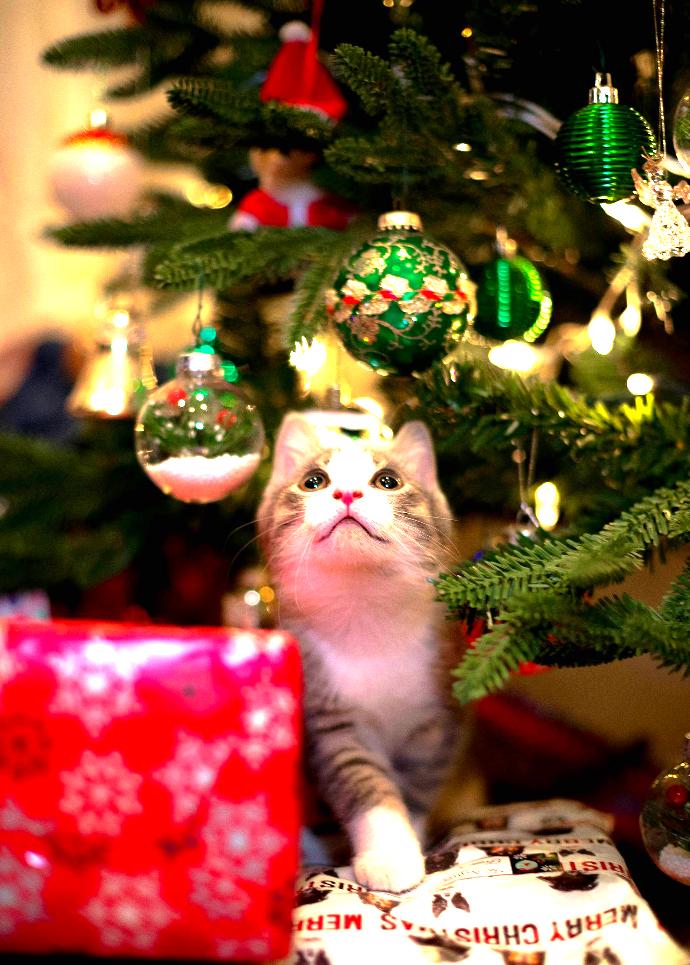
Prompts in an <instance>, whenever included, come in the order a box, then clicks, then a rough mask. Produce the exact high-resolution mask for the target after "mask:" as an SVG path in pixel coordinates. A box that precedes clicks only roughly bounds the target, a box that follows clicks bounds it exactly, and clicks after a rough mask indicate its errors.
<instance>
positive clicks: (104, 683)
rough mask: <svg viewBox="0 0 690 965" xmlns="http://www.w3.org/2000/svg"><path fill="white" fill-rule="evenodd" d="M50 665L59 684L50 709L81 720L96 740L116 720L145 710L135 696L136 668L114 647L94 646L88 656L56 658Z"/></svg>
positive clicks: (72, 655)
mask: <svg viewBox="0 0 690 965" xmlns="http://www.w3.org/2000/svg"><path fill="white" fill-rule="evenodd" d="M48 663H49V664H50V665H51V667H52V668H53V670H54V671H55V674H56V676H57V680H58V686H57V690H56V691H55V696H54V697H53V700H52V702H51V704H50V707H49V709H50V710H51V711H52V712H53V713H57V714H74V715H75V716H77V717H79V718H81V720H82V721H83V722H84V726H85V727H86V729H87V730H88V732H89V734H91V736H92V737H98V735H99V734H100V733H101V731H102V730H103V728H104V727H105V726H106V725H107V724H109V723H110V721H111V720H112V719H113V718H114V717H124V716H126V715H127V714H131V713H133V712H134V711H137V710H141V705H140V704H139V702H138V701H137V699H136V697H135V695H134V687H133V683H132V680H131V676H130V673H131V669H132V668H131V666H129V665H128V664H126V663H124V662H123V661H118V660H117V659H116V648H115V647H114V646H112V645H110V646H109V645H107V644H105V643H103V644H101V645H100V646H99V644H98V641H96V642H95V643H94V642H92V644H91V645H90V646H89V648H88V649H87V651H86V652H85V653H81V652H69V653H63V654H54V655H52V656H51V657H49V658H48ZM128 671H129V672H128Z"/></svg>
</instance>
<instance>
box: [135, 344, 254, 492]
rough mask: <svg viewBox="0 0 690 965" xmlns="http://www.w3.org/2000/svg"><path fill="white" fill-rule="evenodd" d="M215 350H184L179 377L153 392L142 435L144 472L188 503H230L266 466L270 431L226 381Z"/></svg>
mask: <svg viewBox="0 0 690 965" xmlns="http://www.w3.org/2000/svg"><path fill="white" fill-rule="evenodd" d="M205 348H210V346H200V347H199V348H197V349H192V350H190V351H187V352H183V353H182V354H181V355H180V356H179V358H178V360H177V370H176V375H175V378H174V379H172V380H171V381H170V382H166V383H164V384H163V385H161V386H160V387H159V388H158V389H157V390H156V391H155V392H152V393H151V395H150V396H149V397H148V399H147V401H146V403H145V404H144V406H143V407H142V409H141V411H140V412H139V415H138V418H137V422H136V426H135V430H134V436H135V444H136V453H137V458H138V460H139V462H140V463H141V466H142V467H143V469H144V472H145V473H146V474H147V475H148V477H149V478H150V479H151V480H152V482H154V483H155V484H156V486H158V487H159V489H162V490H163V492H164V493H166V495H168V496H173V497H174V498H175V499H180V500H182V502H186V503H211V502H215V501H217V500H219V499H224V498H225V497H226V496H228V495H229V494H230V493H231V492H234V490H236V489H239V488H240V487H241V486H243V485H244V483H246V482H247V481H248V480H249V479H250V478H251V476H252V475H253V474H254V472H255V471H256V469H257V468H258V465H259V462H260V461H261V450H262V448H263V444H264V429H263V424H262V422H261V419H260V418H259V415H258V414H257V412H256V409H255V407H254V406H253V405H252V404H251V403H249V402H247V400H246V399H245V398H244V397H243V395H242V393H241V392H240V391H238V390H237V389H236V388H235V386H234V385H231V384H230V383H228V382H226V381H225V379H224V378H223V370H222V368H221V359H220V357H219V356H218V355H216V354H215V353H213V352H209V351H205V350H204V349H205Z"/></svg>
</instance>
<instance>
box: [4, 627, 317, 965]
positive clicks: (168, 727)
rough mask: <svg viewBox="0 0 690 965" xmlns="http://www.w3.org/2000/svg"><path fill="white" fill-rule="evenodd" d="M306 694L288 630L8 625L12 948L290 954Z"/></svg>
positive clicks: (7, 933)
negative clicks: (302, 693)
mask: <svg viewBox="0 0 690 965" xmlns="http://www.w3.org/2000/svg"><path fill="white" fill-rule="evenodd" d="M299 702H300V665H299V657H298V652H297V648H296V645H295V643H294V641H293V640H292V638H290V637H289V636H287V635H286V634H282V633H278V632H270V631H234V630H223V629H206V628H204V629H201V628H193V629H191V628H188V629H180V628H168V627H165V628H164V627H152V626H148V627H147V626H144V627H131V626H126V625H123V624H119V625H118V624H91V623H86V622H83V623H80V622H71V623H70V622H65V623H49V622H46V623H41V622H29V621H8V622H7V623H5V624H2V623H0V951H3V952H6V951H8V950H16V951H21V952H37V953H42V952H64V951H71V952H86V953H90V954H96V955H133V956H136V957H149V956H150V957H156V958H177V957H179V958H189V959H197V960H198V959H209V960H227V959H229V958H240V959H242V960H252V961H253V960H265V959H267V958H272V957H280V956H283V955H285V954H286V953H287V951H288V947H289V941H290V913H291V908H292V901H293V895H294V882H295V874H296V868H297V842H298V827H299V794H298V787H299V766H298V765H299V753H300V747H299V743H300V741H299V734H300V727H299Z"/></svg>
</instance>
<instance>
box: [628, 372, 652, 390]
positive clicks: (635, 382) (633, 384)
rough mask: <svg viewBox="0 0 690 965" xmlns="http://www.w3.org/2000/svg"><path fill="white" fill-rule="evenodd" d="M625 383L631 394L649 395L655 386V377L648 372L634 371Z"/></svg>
mask: <svg viewBox="0 0 690 965" xmlns="http://www.w3.org/2000/svg"><path fill="white" fill-rule="evenodd" d="M625 384H626V386H627V388H628V392H630V394H631V395H647V393H648V392H651V391H652V390H653V388H654V379H653V378H652V377H651V375H647V373H646V372H633V373H632V374H631V375H629V376H628V379H627V381H626V383H625Z"/></svg>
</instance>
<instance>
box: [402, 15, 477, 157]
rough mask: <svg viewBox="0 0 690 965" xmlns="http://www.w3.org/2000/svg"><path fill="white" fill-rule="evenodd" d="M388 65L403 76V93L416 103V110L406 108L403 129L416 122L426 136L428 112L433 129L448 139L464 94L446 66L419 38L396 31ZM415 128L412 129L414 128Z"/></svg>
mask: <svg viewBox="0 0 690 965" xmlns="http://www.w3.org/2000/svg"><path fill="white" fill-rule="evenodd" d="M388 49H389V53H390V59H391V62H392V63H394V64H395V65H396V70H397V71H399V72H401V73H402V75H403V76H404V78H405V80H406V82H407V85H408V88H407V90H406V93H408V97H409V96H410V95H411V97H412V98H414V101H415V102H416V106H417V110H411V109H410V108H411V107H412V105H411V104H410V105H409V106H408V111H407V118H406V120H407V126H408V128H409V126H410V121H412V122H413V124H414V118H415V117H416V118H418V125H419V129H420V130H422V131H424V132H425V133H426V134H427V136H428V135H429V133H430V132H429V130H428V128H429V123H428V114H429V112H431V113H432V114H433V116H434V118H435V122H436V124H435V125H434V126H436V125H439V126H441V127H442V128H444V133H445V136H446V142H447V140H448V135H449V134H450V133H451V132H452V131H454V130H456V128H459V126H460V123H461V117H462V111H461V108H460V103H461V99H462V97H463V94H464V91H463V89H462V87H461V86H460V84H459V83H458V82H457V80H456V79H455V77H454V75H453V72H452V70H451V68H450V65H449V64H447V63H445V62H444V61H443V60H442V58H441V54H440V53H439V51H438V50H437V49H436V47H434V46H433V44H431V43H430V42H429V40H428V39H427V38H426V37H424V36H423V35H422V34H420V33H417V32H416V31H414V30H407V29H403V30H396V31H395V33H394V34H393V36H392V38H391V42H390V44H389V48H388ZM415 126H416V125H415Z"/></svg>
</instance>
